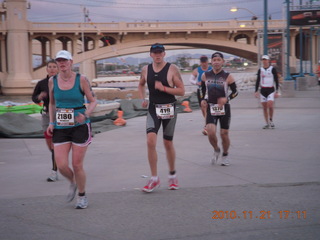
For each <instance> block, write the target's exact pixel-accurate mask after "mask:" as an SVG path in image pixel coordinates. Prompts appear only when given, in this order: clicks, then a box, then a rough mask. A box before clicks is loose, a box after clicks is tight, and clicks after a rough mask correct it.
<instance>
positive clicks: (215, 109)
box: [210, 103, 226, 116]
mask: <svg viewBox="0 0 320 240" xmlns="http://www.w3.org/2000/svg"><path fill="white" fill-rule="evenodd" d="M210 113H211V115H212V116H223V115H225V114H226V113H225V110H224V105H223V106H222V108H220V107H219V105H218V104H212V103H210Z"/></svg>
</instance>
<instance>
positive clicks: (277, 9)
mask: <svg viewBox="0 0 320 240" xmlns="http://www.w3.org/2000/svg"><path fill="white" fill-rule="evenodd" d="M300 1H301V0H291V2H293V4H299V3H300ZM309 1H310V0H302V2H303V3H306V2H309ZM28 2H30V3H31V8H30V9H29V10H28V20H29V21H31V22H83V21H84V11H83V9H84V8H86V9H87V11H88V15H89V19H90V21H91V22H93V23H94V22H112V21H114V22H135V21H147V22H148V21H164V22H165V21H223V20H231V19H235V18H236V19H238V20H250V19H251V18H252V16H253V14H254V15H256V16H257V17H258V19H261V20H263V19H264V0H28ZM283 2H285V0H268V15H270V16H271V18H272V19H284V13H285V10H284V9H285V8H284V7H285V4H283ZM318 4H319V2H318ZM231 7H238V8H241V9H239V10H238V11H237V12H230V8H231ZM181 52H183V50H181V51H180V52H179V53H181ZM186 52H188V51H187V50H186ZM167 54H169V53H167Z"/></svg>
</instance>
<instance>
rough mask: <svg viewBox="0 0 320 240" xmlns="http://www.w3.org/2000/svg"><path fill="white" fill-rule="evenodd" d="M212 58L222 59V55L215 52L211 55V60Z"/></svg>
mask: <svg viewBox="0 0 320 240" xmlns="http://www.w3.org/2000/svg"><path fill="white" fill-rule="evenodd" d="M214 57H221V58H222V59H223V54H222V53H221V52H215V53H214V54H212V56H211V58H214Z"/></svg>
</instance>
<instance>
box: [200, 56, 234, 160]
mask: <svg viewBox="0 0 320 240" xmlns="http://www.w3.org/2000/svg"><path fill="white" fill-rule="evenodd" d="M211 63H212V67H213V69H212V70H211V71H208V72H205V73H204V74H202V81H204V82H205V85H206V95H205V99H204V100H202V102H201V104H203V105H205V106H206V108H207V117H206V124H207V131H208V139H209V142H210V144H211V145H212V147H213V149H214V153H213V157H212V160H211V163H212V164H215V163H217V162H218V159H219V156H220V152H221V150H220V148H219V146H218V138H217V136H216V132H217V124H218V121H219V122H220V136H221V140H222V150H223V153H222V161H221V165H222V166H228V165H230V162H229V160H228V158H227V157H228V150H229V146H230V139H229V127H230V120H231V109H230V104H229V101H230V100H231V99H233V98H235V97H236V96H237V95H238V92H237V86H236V83H235V81H234V78H233V76H232V75H231V74H229V73H227V72H225V71H224V70H223V69H222V66H223V64H224V58H223V54H222V53H220V52H215V53H213V54H212V57H211ZM229 87H230V89H231V91H232V93H231V94H230V95H229V96H228V88H229Z"/></svg>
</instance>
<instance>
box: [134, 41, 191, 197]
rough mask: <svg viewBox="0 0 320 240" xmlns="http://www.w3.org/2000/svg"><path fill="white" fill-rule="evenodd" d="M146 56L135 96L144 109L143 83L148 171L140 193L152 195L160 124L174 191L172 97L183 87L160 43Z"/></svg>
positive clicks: (175, 183) (175, 184)
mask: <svg viewBox="0 0 320 240" xmlns="http://www.w3.org/2000/svg"><path fill="white" fill-rule="evenodd" d="M150 56H151V57H152V59H153V63H152V64H149V65H148V66H145V67H144V68H143V69H142V72H141V78H140V82H139V86H138V89H139V94H140V97H141V99H143V102H142V106H143V107H147V106H148V102H147V101H146V100H145V84H146V83H147V85H148V89H149V107H148V114H147V129H146V131H147V145H148V159H149V165H150V170H151V178H150V180H149V181H148V183H147V185H146V186H145V187H144V188H143V189H142V191H144V192H152V191H153V190H154V189H155V188H157V187H159V186H160V180H159V177H158V173H157V161H158V156H157V151H156V144H157V133H158V131H159V129H160V126H161V124H162V128H163V143H164V146H165V149H166V156H167V159H168V163H169V189H170V190H175V189H178V188H179V186H178V181H177V177H176V169H175V158H176V154H175V149H174V146H173V142H172V139H173V134H174V129H175V124H176V119H177V112H176V109H175V108H176V106H175V105H176V103H175V102H176V98H175V96H174V95H178V96H183V95H184V92H185V91H184V85H183V81H182V78H181V75H180V71H179V69H178V67H177V66H176V65H174V64H170V63H167V62H165V61H164V56H165V48H164V46H163V45H162V44H159V43H156V44H153V45H152V46H151V48H150Z"/></svg>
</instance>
